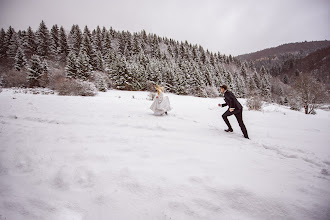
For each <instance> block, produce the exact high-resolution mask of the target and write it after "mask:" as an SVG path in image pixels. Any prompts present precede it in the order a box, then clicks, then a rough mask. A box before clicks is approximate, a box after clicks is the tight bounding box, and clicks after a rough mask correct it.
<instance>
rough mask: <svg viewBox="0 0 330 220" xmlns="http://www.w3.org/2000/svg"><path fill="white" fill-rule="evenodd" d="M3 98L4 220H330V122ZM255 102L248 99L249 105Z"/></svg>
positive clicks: (141, 99) (118, 102)
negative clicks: (228, 130)
mask: <svg viewBox="0 0 330 220" xmlns="http://www.w3.org/2000/svg"><path fill="white" fill-rule="evenodd" d="M168 96H169V98H170V101H171V105H172V107H173V110H172V111H171V112H169V115H168V116H154V115H153V114H152V112H151V111H150V110H149V106H150V105H151V101H150V100H147V97H148V93H147V92H126V91H113V90H112V91H108V92H106V93H99V94H98V96H96V97H65V96H57V95H32V94H23V93H14V90H7V89H4V90H3V91H2V93H0V219H1V220H3V219H6V220H12V219H14V220H15V219H25V220H26V219H47V220H57V219H60V220H66V219H68V220H69V219H70V220H74V219H75V220H77V219H82V220H94V219H98V220H103V219H104V220H109V219H116V220H117V219H120V220H122V219H124V220H126V219H127V220H131V219H134V220H135V219H141V220H149V219H152V220H154V219H159V220H169V219H172V220H176V219H178V220H182V219H198V220H200V219H203V220H204V219H214V220H218V219H226V220H227V219H262V220H264V219H299V220H301V219H330V135H329V134H330V112H329V111H328V112H327V111H322V110H319V111H317V113H318V114H317V115H314V116H313V115H304V114H303V113H302V112H294V111H290V110H288V109H287V108H284V107H281V106H278V105H266V106H265V107H264V111H263V112H255V111H248V110H247V109H246V108H245V110H244V112H243V118H244V121H245V124H246V127H247V129H248V132H249V136H250V138H251V140H246V139H244V138H243V137H242V134H241V131H240V129H239V126H238V124H237V121H236V119H235V117H234V116H232V117H230V121H231V123H232V125H233V128H234V133H231V134H228V133H225V132H224V131H223V129H225V128H226V127H225V123H224V122H223V120H222V118H221V115H222V113H223V112H224V111H225V110H226V109H225V108H219V107H217V104H218V103H223V99H222V98H217V99H204V98H196V97H189V96H177V95H172V94H169V95H168ZM241 102H242V103H244V100H241Z"/></svg>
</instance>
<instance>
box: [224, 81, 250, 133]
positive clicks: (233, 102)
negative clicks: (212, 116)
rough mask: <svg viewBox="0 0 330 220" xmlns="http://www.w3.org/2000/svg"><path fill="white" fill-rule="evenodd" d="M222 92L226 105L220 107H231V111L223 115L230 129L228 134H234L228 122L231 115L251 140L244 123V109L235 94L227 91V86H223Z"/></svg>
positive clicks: (227, 130)
mask: <svg viewBox="0 0 330 220" xmlns="http://www.w3.org/2000/svg"><path fill="white" fill-rule="evenodd" d="M220 89H221V92H222V93H223V94H224V96H225V102H226V103H225V104H219V106H220V107H225V106H227V105H228V106H229V109H228V110H227V111H226V112H225V113H224V114H223V115H222V118H223V120H224V121H225V122H226V124H227V126H228V129H226V130H225V131H226V132H233V128H232V127H231V125H230V123H229V120H228V118H227V117H228V116H230V115H235V117H236V119H237V121H238V124H239V126H240V127H241V130H242V132H243V135H244V137H245V138H247V139H249V136H248V133H247V130H246V127H245V125H244V122H243V118H242V117H243V116H242V113H243V107H242V105H241V104H240V103H239V102H238V101H237V99H236V97H235V96H234V94H233V93H232V92H231V91H228V90H227V86H226V85H222V86H220Z"/></svg>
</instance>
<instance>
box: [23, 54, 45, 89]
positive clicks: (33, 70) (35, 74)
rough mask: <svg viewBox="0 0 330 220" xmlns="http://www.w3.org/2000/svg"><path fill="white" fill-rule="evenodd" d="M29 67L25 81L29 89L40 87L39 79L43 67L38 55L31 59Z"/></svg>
mask: <svg viewBox="0 0 330 220" xmlns="http://www.w3.org/2000/svg"><path fill="white" fill-rule="evenodd" d="M30 62H31V65H30V68H29V71H28V75H27V80H28V83H29V86H30V87H38V86H40V82H39V80H40V78H41V76H42V74H43V67H42V63H41V61H40V57H39V56H38V55H33V56H32V57H31V61H30Z"/></svg>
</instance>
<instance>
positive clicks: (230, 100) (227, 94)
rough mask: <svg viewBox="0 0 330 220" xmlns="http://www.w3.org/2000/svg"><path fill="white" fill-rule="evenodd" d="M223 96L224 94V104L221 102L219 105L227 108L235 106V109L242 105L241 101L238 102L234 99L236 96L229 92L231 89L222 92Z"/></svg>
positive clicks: (240, 107)
mask: <svg viewBox="0 0 330 220" xmlns="http://www.w3.org/2000/svg"><path fill="white" fill-rule="evenodd" d="M224 96H225V102H226V104H222V105H221V106H222V107H225V106H227V105H228V106H229V108H235V110H237V109H242V108H243V107H242V105H241V103H239V102H238V101H237V99H236V97H235V96H234V94H233V93H232V92H231V91H228V90H227V91H226V92H225V93H224Z"/></svg>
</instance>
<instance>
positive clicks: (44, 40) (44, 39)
mask: <svg viewBox="0 0 330 220" xmlns="http://www.w3.org/2000/svg"><path fill="white" fill-rule="evenodd" d="M36 40H37V54H38V55H39V56H41V57H48V56H49V55H50V54H51V53H50V48H49V45H50V34H49V31H48V28H47V26H46V25H45V23H44V21H41V23H40V25H39V29H38V30H37V32H36Z"/></svg>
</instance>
